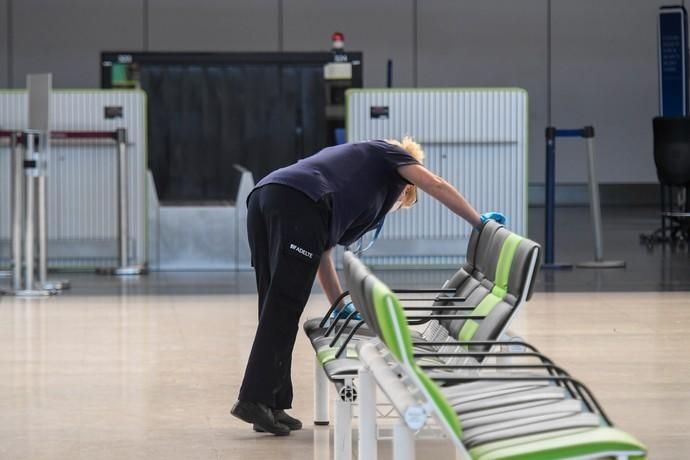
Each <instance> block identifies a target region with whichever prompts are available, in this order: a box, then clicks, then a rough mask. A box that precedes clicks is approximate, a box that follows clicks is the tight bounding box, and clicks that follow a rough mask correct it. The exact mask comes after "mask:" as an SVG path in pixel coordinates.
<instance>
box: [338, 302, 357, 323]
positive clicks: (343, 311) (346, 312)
mask: <svg viewBox="0 0 690 460" xmlns="http://www.w3.org/2000/svg"><path fill="white" fill-rule="evenodd" d="M356 311H357V309H356V308H355V306H354V305H353V304H352V302H348V303H346V304H345V306H343V307H336V309H335V310H333V313H331V318H330V319H331V320H335V319H336V318H338V319H346V318H347V317H348V316H350V314H352V313H353V312H356ZM352 319H354V320H355V321H359V320H361V319H362V315H360V314H359V312H357V313H356V314H355V315H354V316H353V317H352Z"/></svg>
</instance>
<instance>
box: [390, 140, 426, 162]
mask: <svg viewBox="0 0 690 460" xmlns="http://www.w3.org/2000/svg"><path fill="white" fill-rule="evenodd" d="M386 142H388V143H389V144H393V145H397V146H398V147H402V149H403V150H405V151H406V152H407V153H409V154H410V155H412V158H414V159H415V160H417V161H419V162H420V163H424V150H423V149H422V146H421V145H419V144H418V143H417V142H415V140H414V138H413V137H412V136H405V137H403V138H402V141H399V140H396V139H386Z"/></svg>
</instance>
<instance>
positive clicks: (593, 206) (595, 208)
mask: <svg viewBox="0 0 690 460" xmlns="http://www.w3.org/2000/svg"><path fill="white" fill-rule="evenodd" d="M584 132H585V136H584V137H585V138H586V139H587V173H588V176H589V177H588V179H589V211H590V214H591V216H592V231H593V233H594V261H590V262H582V263H579V264H577V266H578V267H580V268H623V267H625V262H624V261H622V260H609V261H606V260H604V238H603V235H602V229H601V204H600V201H599V182H597V177H596V167H595V163H594V128H593V127H591V126H587V127H585V128H584Z"/></svg>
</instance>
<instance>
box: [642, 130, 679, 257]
mask: <svg viewBox="0 0 690 460" xmlns="http://www.w3.org/2000/svg"><path fill="white" fill-rule="evenodd" d="M653 127H654V163H655V164H656V173H657V177H658V178H659V183H660V184H661V228H660V229H658V230H656V231H655V232H654V233H652V234H651V235H641V239H642V241H643V242H645V243H647V244H650V245H652V244H654V243H663V242H668V241H670V242H676V241H687V240H688V238H689V237H690V212H688V211H689V207H688V198H689V197H688V187H689V186H690V117H656V118H654V121H653ZM674 198H675V200H674Z"/></svg>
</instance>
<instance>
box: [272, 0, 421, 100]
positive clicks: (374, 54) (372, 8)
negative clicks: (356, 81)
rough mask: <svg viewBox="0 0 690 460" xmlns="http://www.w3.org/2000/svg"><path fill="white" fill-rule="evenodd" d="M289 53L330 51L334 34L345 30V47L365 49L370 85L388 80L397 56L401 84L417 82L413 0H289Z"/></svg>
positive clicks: (286, 24) (286, 2) (396, 73)
mask: <svg viewBox="0 0 690 460" xmlns="http://www.w3.org/2000/svg"><path fill="white" fill-rule="evenodd" d="M283 17H284V22H283V24H284V25H283V30H284V49H285V51H319V50H324V51H328V50H330V48H331V34H332V33H333V32H335V31H338V32H342V33H343V34H345V48H346V49H349V50H352V51H362V52H363V53H364V85H365V86H367V87H383V86H385V84H386V61H387V60H388V59H393V63H394V81H393V84H394V85H395V86H397V87H408V86H411V85H412V84H413V44H414V34H413V28H412V25H413V2H412V0H351V1H346V2H334V1H328V2H324V1H323V0H284V14H283Z"/></svg>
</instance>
